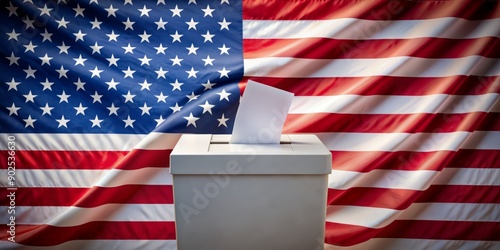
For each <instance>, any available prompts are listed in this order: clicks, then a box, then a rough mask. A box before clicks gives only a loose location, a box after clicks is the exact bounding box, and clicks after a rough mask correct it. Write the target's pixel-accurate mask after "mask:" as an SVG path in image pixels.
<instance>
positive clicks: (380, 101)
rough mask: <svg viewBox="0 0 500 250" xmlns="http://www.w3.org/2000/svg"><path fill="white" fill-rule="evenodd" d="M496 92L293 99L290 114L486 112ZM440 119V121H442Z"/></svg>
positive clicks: (492, 104)
mask: <svg viewBox="0 0 500 250" xmlns="http://www.w3.org/2000/svg"><path fill="white" fill-rule="evenodd" d="M499 96H500V95H499V94H497V93H488V94H483V95H468V96H457V95H446V94H436V95H425V96H383V95H372V96H361V95H336V96H295V97H294V98H293V101H292V106H291V107H290V111H289V113H290V114H310V113H339V114H418V113H444V114H456V113H469V112H489V111H491V110H492V108H493V106H494V105H495V104H496V102H497V101H498V98H499ZM443 119H444V118H443Z"/></svg>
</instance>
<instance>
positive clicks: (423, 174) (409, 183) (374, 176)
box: [328, 159, 439, 190]
mask: <svg viewBox="0 0 500 250" xmlns="http://www.w3.org/2000/svg"><path fill="white" fill-rule="evenodd" d="M334 161H335V159H334ZM438 174H439V172H438V171H430V170H418V171H404V170H373V171H371V172H368V173H360V172H354V171H343V170H332V173H331V174H330V175H329V178H328V188H333V189H340V190H346V189H349V188H352V187H373V188H390V189H392V188H395V189H407V190H425V189H427V188H428V187H429V186H430V185H431V184H432V180H433V178H434V177H435V176H436V175H438Z"/></svg>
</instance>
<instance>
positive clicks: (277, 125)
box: [229, 80, 294, 144]
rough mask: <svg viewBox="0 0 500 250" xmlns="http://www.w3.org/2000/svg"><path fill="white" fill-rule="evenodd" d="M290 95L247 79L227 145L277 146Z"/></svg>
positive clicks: (288, 107) (290, 100)
mask: <svg viewBox="0 0 500 250" xmlns="http://www.w3.org/2000/svg"><path fill="white" fill-rule="evenodd" d="M293 96H294V94H293V93H291V92H287V91H284V90H281V89H277V88H274V87H271V86H267V85H264V84H261V83H258V82H255V81H252V80H249V81H248V83H247V86H246V89H245V92H244V93H243V96H242V97H241V100H240V105H239V107H238V111H237V112H236V118H235V121H234V126H233V133H232V135H231V140H230V141H229V143H234V144H279V143H280V139H281V133H282V131H283V125H284V124H285V119H286V116H287V115H288V110H289V109H290V105H291V104H292V99H293Z"/></svg>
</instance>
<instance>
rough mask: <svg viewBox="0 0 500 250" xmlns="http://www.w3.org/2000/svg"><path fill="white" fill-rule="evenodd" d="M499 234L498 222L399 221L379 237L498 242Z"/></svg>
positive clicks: (499, 225)
mask: <svg viewBox="0 0 500 250" xmlns="http://www.w3.org/2000/svg"><path fill="white" fill-rule="evenodd" d="M498 232H500V223H498V222H469V221H425V220H418V221H416V220H397V221H394V222H393V223H391V224H390V225H389V226H387V227H386V228H384V230H382V231H381V232H380V233H379V234H377V237H380V238H410V239H436V240H494V241H498V240H499V238H498Z"/></svg>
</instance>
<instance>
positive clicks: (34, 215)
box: [0, 204, 175, 227]
mask: <svg viewBox="0 0 500 250" xmlns="http://www.w3.org/2000/svg"><path fill="white" fill-rule="evenodd" d="M7 210H8V207H6V206H2V207H0V211H3V212H2V214H1V215H0V221H1V223H2V224H7V223H8V222H9V217H10V215H9V214H8V213H7ZM15 211H16V214H15V216H16V224H33V225H42V224H48V225H52V226H59V227H70V226H78V225H82V224H85V223H88V222H92V221H174V220H175V217H174V205H173V204H105V205H101V206H98V207H92V208H81V207H66V206H33V207H27V206H16V208H15Z"/></svg>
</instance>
